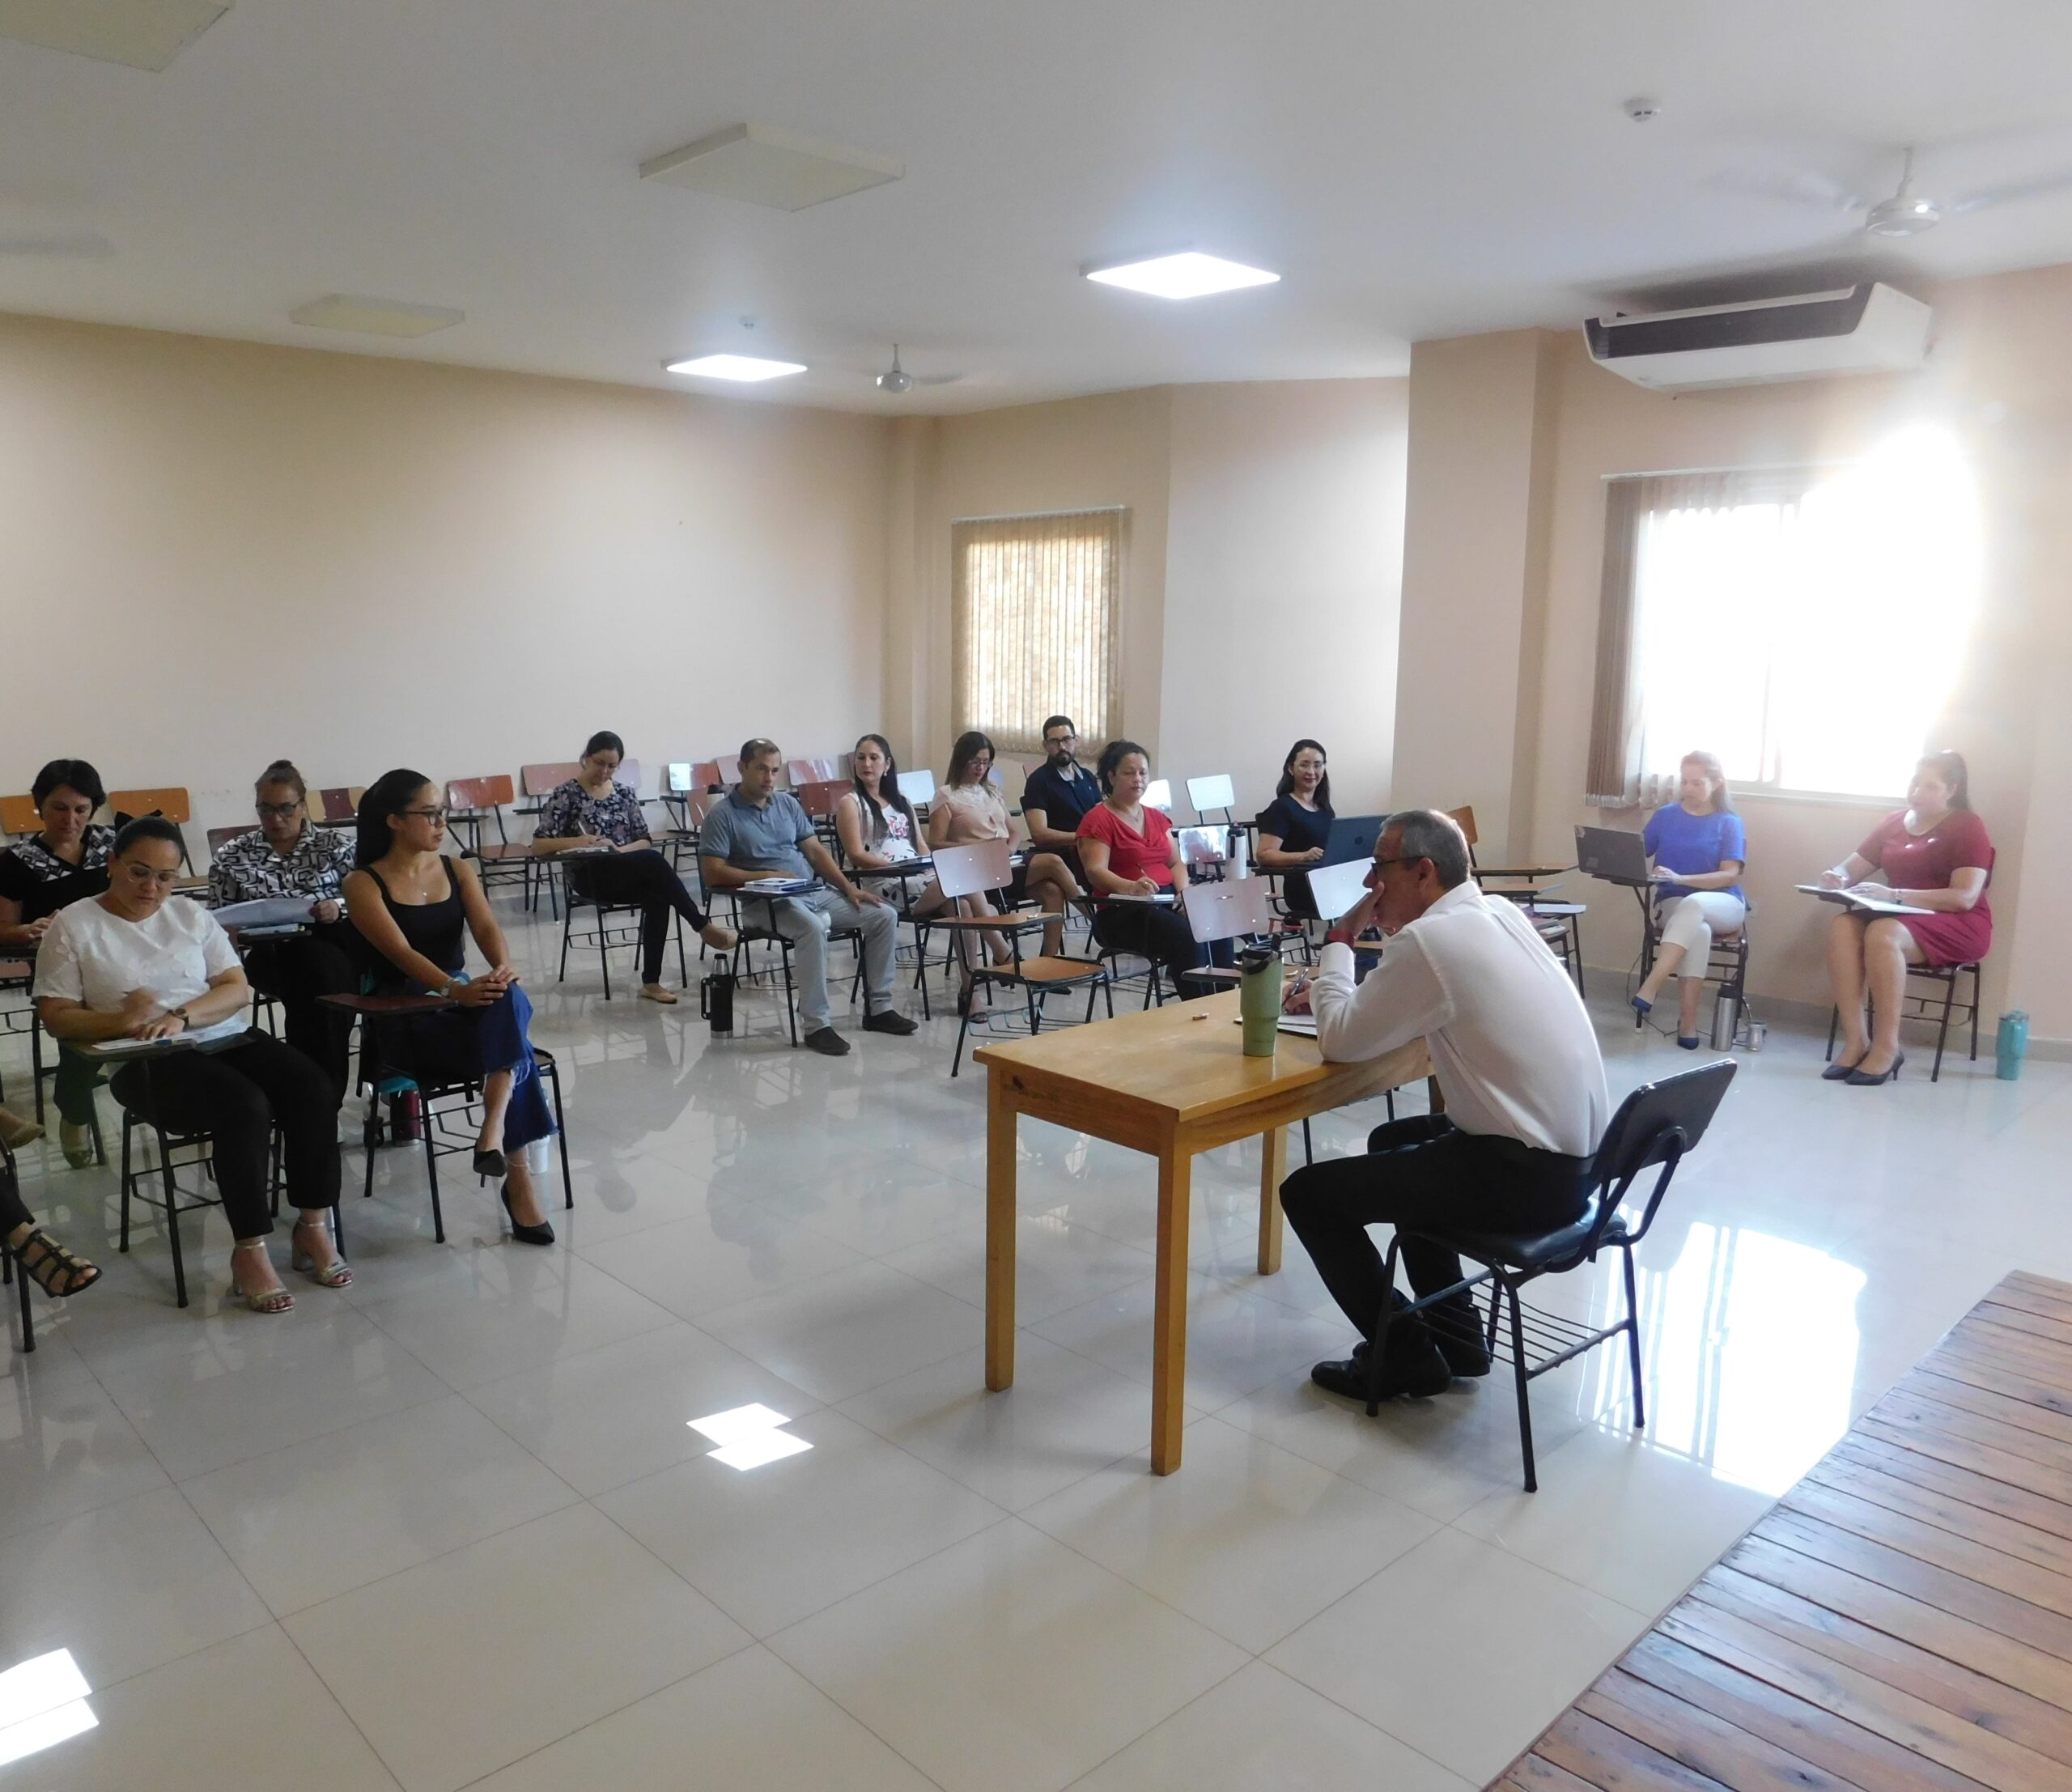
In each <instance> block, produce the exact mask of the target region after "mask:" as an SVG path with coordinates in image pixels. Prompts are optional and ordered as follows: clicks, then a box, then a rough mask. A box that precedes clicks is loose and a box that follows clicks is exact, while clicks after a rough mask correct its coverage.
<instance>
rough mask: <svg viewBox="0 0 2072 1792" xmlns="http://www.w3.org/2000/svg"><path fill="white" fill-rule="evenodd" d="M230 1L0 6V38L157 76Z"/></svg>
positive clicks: (26, 1) (19, 0)
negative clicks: (116, 63)
mask: <svg viewBox="0 0 2072 1792" xmlns="http://www.w3.org/2000/svg"><path fill="white" fill-rule="evenodd" d="M228 11H230V0H0V37H12V38H15V39H17V40H19V41H20V42H22V43H24V44H34V45H36V46H38V48H40V49H54V50H64V51H66V53H69V54H70V55H73V56H91V57H92V58H93V59H94V60H95V61H96V62H120V63H121V64H123V65H124V66H125V67H128V68H133V69H149V70H151V71H152V72H153V73H156V72H157V71H158V70H161V69H165V68H169V67H170V66H172V59H173V58H174V57H176V56H177V55H179V53H180V52H181V51H182V50H184V49H186V48H187V46H188V45H189V44H191V43H193V41H194V40H195V39H196V38H197V37H199V36H201V35H202V32H205V31H206V30H207V29H208V28H209V27H210V26H211V25H213V24H214V23H215V22H216V21H217V20H218V19H220V18H222V17H223V15H224V14H225V13H227V12H228Z"/></svg>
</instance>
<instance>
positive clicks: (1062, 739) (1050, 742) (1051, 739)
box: [1043, 734, 1079, 747]
mask: <svg viewBox="0 0 2072 1792" xmlns="http://www.w3.org/2000/svg"><path fill="white" fill-rule="evenodd" d="M1078 738H1079V737H1078V736H1077V735H1076V734H1047V735H1045V736H1044V737H1043V745H1045V746H1047V747H1062V746H1070V745H1072V742H1073V741H1076V740H1077V739H1078Z"/></svg>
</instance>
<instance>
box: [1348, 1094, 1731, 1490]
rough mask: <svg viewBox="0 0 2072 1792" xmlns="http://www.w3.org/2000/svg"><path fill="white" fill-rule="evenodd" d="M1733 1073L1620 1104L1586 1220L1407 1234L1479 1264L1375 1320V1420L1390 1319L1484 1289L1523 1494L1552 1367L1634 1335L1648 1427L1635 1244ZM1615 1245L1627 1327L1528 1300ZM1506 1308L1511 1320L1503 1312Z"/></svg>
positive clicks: (1396, 1245) (1389, 1272) (1371, 1379)
mask: <svg viewBox="0 0 2072 1792" xmlns="http://www.w3.org/2000/svg"><path fill="white" fill-rule="evenodd" d="M1736 1068H1737V1067H1736V1065H1735V1064H1734V1060H1733V1059H1731V1058H1721V1059H1716V1060H1715V1061H1714V1062H1713V1063H1711V1064H1700V1065H1699V1066H1697V1067H1696V1068H1695V1069H1692V1070H1686V1071H1682V1072H1679V1073H1678V1074H1677V1075H1675V1076H1665V1077H1664V1078H1663V1079H1662V1081H1660V1082H1658V1083H1643V1084H1641V1086H1640V1087H1639V1088H1638V1089H1635V1090H1634V1091H1633V1093H1632V1094H1630V1095H1628V1097H1627V1098H1626V1099H1625V1100H1624V1102H1621V1103H1620V1106H1619V1111H1618V1112H1617V1113H1616V1114H1615V1115H1612V1116H1611V1124H1610V1125H1609V1126H1607V1127H1606V1128H1605V1129H1604V1138H1603V1142H1602V1143H1601V1144H1599V1146H1598V1149H1597V1154H1596V1159H1595V1162H1594V1165H1593V1166H1592V1171H1591V1184H1590V1199H1589V1204H1588V1205H1587V1206H1586V1208H1584V1209H1583V1212H1582V1217H1580V1218H1578V1219H1576V1220H1573V1221H1570V1222H1569V1224H1568V1225H1564V1226H1558V1227H1556V1229H1554V1230H1552V1231H1551V1232H1540V1233H1499V1232H1470V1231H1444V1232H1441V1231H1434V1230H1431V1229H1416V1230H1414V1231H1412V1232H1411V1234H1410V1236H1412V1237H1415V1238H1422V1239H1426V1240H1429V1242H1432V1243H1433V1244H1436V1245H1440V1246H1444V1247H1445V1248H1446V1249H1447V1250H1449V1251H1454V1253H1456V1254H1457V1255H1459V1256H1461V1257H1463V1258H1465V1259H1467V1260H1468V1261H1469V1262H1470V1263H1479V1264H1480V1265H1481V1266H1482V1267H1481V1268H1480V1270H1479V1271H1478V1272H1476V1273H1475V1274H1473V1275H1469V1276H1463V1278H1462V1279H1461V1280H1459V1281H1458V1282H1455V1283H1454V1284H1453V1285H1451V1286H1450V1287H1448V1288H1443V1289H1439V1290H1438V1291H1437V1293H1431V1294H1426V1295H1424V1296H1421V1297H1419V1298H1418V1299H1417V1300H1416V1301H1413V1302H1410V1303H1409V1304H1408V1306H1402V1307H1397V1306H1395V1302H1394V1301H1393V1299H1391V1300H1389V1301H1386V1302H1383V1303H1382V1312H1381V1316H1380V1318H1379V1319H1378V1320H1377V1321H1376V1322H1375V1326H1374V1343H1373V1344H1372V1345H1371V1346H1370V1347H1369V1350H1368V1354H1367V1374H1368V1383H1367V1412H1368V1416H1369V1417H1372V1416H1374V1414H1375V1413H1376V1412H1378V1411H1379V1410H1380V1409H1381V1380H1382V1359H1383V1357H1384V1355H1385V1353H1386V1344H1387V1341H1388V1328H1389V1325H1390V1323H1391V1320H1399V1319H1404V1318H1407V1317H1408V1316H1409V1315H1411V1314H1421V1313H1423V1312H1425V1311H1426V1310H1428V1309H1429V1308H1431V1307H1433V1306H1437V1304H1438V1303H1439V1302H1441V1301H1446V1300H1450V1299H1451V1298H1452V1297H1454V1296H1455V1295H1457V1294H1463V1293H1464V1294H1466V1295H1467V1297H1468V1298H1469V1300H1470V1302H1472V1301H1473V1299H1474V1290H1475V1289H1478V1288H1480V1287H1481V1286H1483V1285H1484V1284H1487V1285H1488V1287H1489V1314H1488V1320H1487V1321H1486V1330H1485V1331H1484V1336H1483V1337H1482V1339H1481V1340H1480V1341H1481V1343H1482V1344H1483V1346H1484V1348H1485V1349H1487V1350H1488V1352H1489V1353H1490V1355H1491V1356H1492V1357H1498V1358H1502V1359H1504V1360H1507V1361H1509V1363H1510V1365H1511V1376H1512V1379H1513V1381H1514V1383H1515V1385H1516V1387H1517V1390H1518V1447H1519V1450H1520V1451H1521V1452H1522V1454H1523V1456H1524V1458H1525V1490H1526V1493H1533V1492H1535V1491H1536V1490H1537V1489H1538V1488H1539V1474H1538V1472H1537V1471H1536V1470H1535V1467H1534V1463H1533V1454H1532V1405H1531V1399H1530V1397H1529V1396H1528V1395H1527V1393H1526V1389H1527V1387H1528V1386H1529V1384H1530V1383H1531V1382H1532V1381H1533V1380H1534V1379H1535V1378H1536V1377H1538V1376H1541V1375H1543V1374H1546V1373H1547V1372H1548V1370H1549V1369H1558V1368H1559V1367H1560V1365H1562V1364H1563V1363H1565V1362H1568V1361H1570V1360H1571V1359H1572V1358H1573V1357H1580V1356H1582V1354H1583V1353H1584V1352H1586V1351H1589V1350H1594V1348H1596V1347H1597V1346H1598V1345H1599V1344H1606V1343H1608V1342H1609V1341H1610V1340H1612V1339H1614V1338H1616V1337H1617V1336H1619V1335H1620V1333H1621V1332H1624V1334H1625V1336H1626V1344H1627V1349H1628V1360H1629V1364H1630V1366H1631V1369H1632V1371H1633V1429H1635V1430H1639V1429H1641V1428H1642V1427H1643V1426H1644V1425H1645V1424H1646V1422H1647V1414H1646V1409H1645V1405H1644V1403H1643V1402H1642V1399H1641V1320H1640V1304H1639V1301H1638V1297H1637V1293H1636V1291H1635V1289H1634V1284H1633V1246H1636V1245H1637V1244H1638V1243H1639V1242H1641V1240H1642V1239H1643V1238H1645V1237H1646V1236H1647V1234H1648V1228H1649V1227H1650V1225H1653V1224H1654V1216H1655V1210H1656V1209H1657V1208H1659V1207H1660V1206H1661V1205H1662V1195H1663V1194H1664V1192H1665V1191H1667V1189H1668V1187H1669V1183H1670V1178H1671V1177H1673V1176H1674V1175H1675V1174H1676V1166H1677V1165H1678V1164H1679V1163H1680V1162H1682V1161H1683V1160H1684V1157H1685V1156H1686V1155H1687V1154H1688V1153H1690V1152H1692V1151H1693V1150H1695V1149H1696V1147H1697V1144H1698V1141H1699V1140H1700V1139H1702V1138H1703V1137H1704V1136H1705V1128H1706V1127H1708V1126H1709V1125H1711V1123H1712V1118H1713V1114H1714V1113H1715V1112H1717V1110H1718V1107H1719V1104H1720V1100H1721V1098H1722V1097H1723V1096H1724V1095H1725V1094H1726V1085H1728V1084H1729V1083H1730V1082H1732V1081H1734V1071H1735V1069H1736ZM1658 1166H1659V1168H1658ZM1657 1168H1658V1174H1657V1175H1656V1177H1655V1178H1654V1187H1652V1188H1651V1189H1650V1190H1649V1191H1648V1196H1647V1204H1646V1205H1645V1208H1642V1210H1641V1215H1640V1217H1639V1219H1638V1220H1637V1221H1633V1220H1629V1219H1628V1217H1627V1216H1626V1215H1625V1214H1624V1213H1623V1212H1620V1204H1621V1203H1622V1202H1623V1201H1624V1200H1625V1198H1626V1195H1627V1193H1628V1191H1629V1190H1631V1189H1632V1187H1633V1184H1634V1183H1635V1182H1636V1181H1637V1179H1638V1178H1639V1177H1640V1176H1641V1174H1642V1173H1643V1172H1644V1171H1645V1170H1652V1169H1657ZM1403 1237H1404V1233H1403V1230H1401V1229H1399V1230H1398V1232H1397V1233H1396V1234H1395V1237H1394V1238H1391V1240H1390V1242H1389V1252H1388V1262H1387V1267H1386V1272H1385V1280H1386V1284H1387V1285H1388V1286H1389V1287H1390V1288H1391V1289H1394V1287H1395V1269H1396V1258H1397V1256H1398V1255H1399V1253H1400V1251H1401V1250H1402V1246H1403ZM1607 1246H1608V1247H1611V1248H1612V1249H1615V1250H1616V1251H1618V1252H1619V1253H1620V1259H1621V1267H1622V1268H1623V1269H1624V1273H1625V1281H1626V1317H1625V1318H1624V1319H1621V1320H1620V1322H1619V1323H1618V1324H1616V1325H1614V1326H1607V1327H1603V1328H1602V1329H1600V1330H1595V1331H1593V1330H1592V1329H1591V1328H1590V1327H1588V1326H1585V1325H1581V1324H1578V1323H1577V1322H1576V1321H1574V1320H1573V1319H1562V1318H1560V1317H1558V1316H1556V1315H1555V1314H1550V1313H1542V1312H1540V1311H1539V1310H1536V1309H1531V1308H1527V1307H1526V1306H1522V1304H1521V1302H1519V1299H1518V1291H1519V1289H1522V1288H1523V1287H1525V1286H1526V1284H1527V1283H1529V1282H1534V1281H1537V1280H1539V1278H1540V1277H1541V1276H1559V1275H1563V1274H1565V1273H1566V1272H1568V1271H1569V1270H1572V1269H1578V1268H1582V1265H1583V1264H1585V1263H1593V1262H1594V1261H1595V1260H1596V1258H1597V1254H1598V1252H1599V1251H1602V1250H1604V1249H1606V1248H1607ZM1506 1308H1508V1314H1507V1315H1506V1313H1505V1309H1506ZM1506 1316H1508V1319H1509V1349H1508V1352H1506V1351H1505V1348H1503V1346H1502V1345H1501V1344H1500V1343H1499V1340H1498V1338H1497V1327H1498V1322H1499V1320H1500V1319H1502V1318H1505V1317H1506Z"/></svg>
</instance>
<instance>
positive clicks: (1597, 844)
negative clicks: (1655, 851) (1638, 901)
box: [1576, 826, 1649, 889]
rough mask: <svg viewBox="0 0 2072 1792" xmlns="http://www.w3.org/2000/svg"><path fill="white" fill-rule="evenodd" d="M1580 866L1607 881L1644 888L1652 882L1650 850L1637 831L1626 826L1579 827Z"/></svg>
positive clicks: (1577, 859)
mask: <svg viewBox="0 0 2072 1792" xmlns="http://www.w3.org/2000/svg"><path fill="white" fill-rule="evenodd" d="M1576 868H1577V870H1578V871H1582V872H1587V873H1589V874H1590V876H1591V877H1597V878H1601V879H1602V880H1603V881H1604V882H1606V883H1607V884H1625V885H1629V886H1631V887H1633V888H1635V889H1640V888H1644V887H1645V885H1647V883H1648V881H1649V878H1648V849H1647V847H1646V845H1645V843H1644V842H1643V841H1642V840H1641V837H1640V835H1639V834H1633V833H1630V832H1628V830H1626V829H1624V828H1623V827H1581V826H1579V827H1577V830H1576Z"/></svg>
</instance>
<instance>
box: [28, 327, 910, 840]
mask: <svg viewBox="0 0 2072 1792" xmlns="http://www.w3.org/2000/svg"><path fill="white" fill-rule="evenodd" d="M891 470H892V455H891V452H890V426H888V425H887V424H885V423H882V422H881V421H878V420H876V419H872V418H859V417H851V416H843V415H838V414H833V413H829V412H820V411H810V410H794V409H789V408H782V407H777V406H767V405H755V404H747V403H742V402H741V401H728V400H725V399H715V398H706V397H695V396H691V395H688V394H686V395H681V396H679V395H676V394H672V393H653V392H645V391H640V390H636V389H628V388H622V387H614V386H601V385H590V384H580V383H578V382H575V381H567V380H543V379H537V378H532V377H529V376H520V375H502V374H492V373H482V372H470V371H465V370H462V369H458V368H450V367H433V366H429V365H426V364H424V363H412V362H403V361H393V360H380V359H372V358H367V357H361V356H351V355H328V354H321V353H314V352H311V351H308V350H292V349H280V348H270V347H260V346H252V345H247V344H240V343H231V342H215V341H206V340H201V339H197V338H183V337H176V336H167V335H159V334H155V333H147V332H143V331H135V330H121V329H102V328H98V327H94V326H90V325H69V324H61V323H53V322H48V321H37V320H29V319H19V318H0V541H5V542H6V550H5V554H4V557H0V609H4V612H5V626H4V630H0V654H4V656H5V658H6V662H7V665H6V678H5V682H4V689H5V691H6V698H5V724H4V729H0V741H4V745H5V763H4V765H0V788H5V789H6V790H8V791H19V790H23V789H26V788H28V783H29V780H30V778H31V776H32V774H33V772H34V771H35V769H36V766H37V765H38V764H40V762H42V761H43V760H44V759H45V758H49V757H51V756H53V755H57V754H78V755H81V756H83V757H85V758H90V759H91V760H92V761H93V762H95V764H96V766H98V767H99V768H100V771H101V772H102V773H103V775H104V776H105V777H106V778H107V779H108V782H109V783H110V784H111V785H125V784H126V785H148V784H161V783H180V784H185V785H187V786H188V787H189V788H190V789H191V790H193V793H194V796H195V800H196V802H197V807H198V809H199V810H200V812H201V820H202V825H204V826H206V825H210V824H214V823H222V822H230V821H234V820H239V819H244V818H247V817H249V814H250V802H251V779H252V778H253V775H254V774H255V773H256V772H257V771H258V770H259V768H260V767H261V766H263V765H265V762H267V761H268V760H270V759H271V758H274V757H275V756H276V755H279V754H285V755H287V756H290V757H292V758H295V760H296V761H297V762H299V764H300V765H301V766H302V768H303V770H304V772H305V773H306V775H308V778H309V779H310V780H311V782H312V783H316V784H343V783H366V782H367V781H368V780H369V779H372V777H374V776H375V775H378V774H379V773H380V772H381V771H384V770H385V769H386V768H387V767H389V766H393V765H397V764H410V765H414V766H418V768H419V769H420V770H422V771H425V772H427V774H428V775H431V776H434V777H439V778H446V777H462V776H468V775H475V774H479V773H485V772H495V771H507V772H512V773H516V771H517V769H518V767H519V766H520V764H522V763H524V762H529V761H533V760H547V759H559V758H572V757H574V756H575V754H577V753H578V752H580V750H581V748H582V744H583V741H584V737H585V736H586V735H587V734H588V733H589V732H590V731H591V730H592V729H593V728H614V729H616V730H617V731H618V733H621V734H622V735H623V736H624V737H626V745H627V748H628V750H629V752H630V753H631V754H633V755H634V756H635V757H637V758H641V759H642V760H643V762H645V765H646V766H647V767H648V777H649V779H650V781H651V783H652V779H653V777H654V775H655V772H654V770H653V768H655V767H656V766H659V765H660V763H661V762H663V761H664V760H667V759H669V758H691V757H694V756H704V755H707V754H711V753H714V752H716V751H728V752H730V751H732V750H733V749H734V748H736V747H737V746H738V745H739V744H740V742H741V740H742V738H743V737H745V735H747V734H749V733H771V734H774V735H775V737H777V738H778V739H779V741H780V742H782V743H783V745H785V746H786V747H787V748H788V749H792V750H793V751H796V752H797V753H800V754H806V753H812V752H831V751H837V750H841V749H846V748H847V746H848V745H849V744H850V742H851V741H852V740H853V739H854V738H855V737H856V734H857V733H860V732H861V731H862V730H863V729H864V728H867V727H870V726H873V725H875V724H877V720H878V713H879V710H880V701H879V686H880V668H881V655H882V652H883V648H884V643H885V635H886V626H887V624H886V605H885V582H886V579H887V576H888V571H889V569H890V567H891V565H892V559H893V557H892V555H891V554H890V550H889V545H888V537H887V532H886V526H885V524H886V516H887V512H888V507H889V506H888V492H889V481H890V474H891ZM198 845H199V841H198V839H197V847H198Z"/></svg>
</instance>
